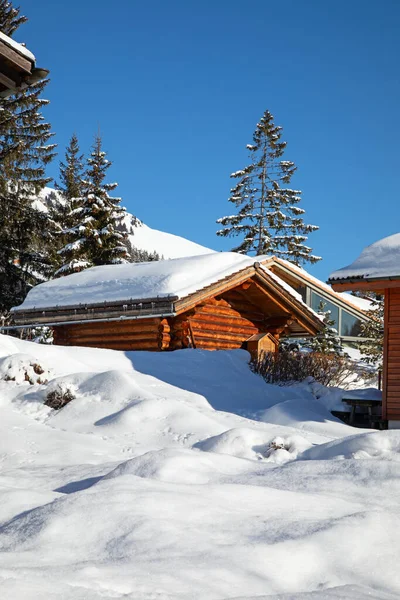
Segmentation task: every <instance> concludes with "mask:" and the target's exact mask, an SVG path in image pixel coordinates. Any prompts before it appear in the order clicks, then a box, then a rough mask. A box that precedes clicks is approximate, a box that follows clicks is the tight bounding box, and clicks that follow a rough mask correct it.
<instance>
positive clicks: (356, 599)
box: [230, 585, 397, 600]
mask: <svg viewBox="0 0 400 600" xmlns="http://www.w3.org/2000/svg"><path fill="white" fill-rule="evenodd" d="M368 598H369V599H370V600H397V596H394V595H393V594H390V593H388V592H382V591H377V590H376V589H374V588H371V587H367V586H364V585H340V586H335V587H332V588H325V587H324V588H323V589H322V587H321V589H320V590H317V591H316V592H299V593H293V594H277V595H276V594H273V595H272V596H240V597H239V596H237V597H235V598H231V599H230V600H368Z"/></svg>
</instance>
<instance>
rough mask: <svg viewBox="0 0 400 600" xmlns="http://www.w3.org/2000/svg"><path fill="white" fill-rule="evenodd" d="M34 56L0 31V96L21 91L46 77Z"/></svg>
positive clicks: (44, 70) (46, 73)
mask: <svg viewBox="0 0 400 600" xmlns="http://www.w3.org/2000/svg"><path fill="white" fill-rule="evenodd" d="M35 60H36V59H35V57H34V55H33V54H32V52H30V51H29V50H28V49H27V48H25V46H22V45H21V44H18V43H17V42H15V41H14V40H13V39H11V38H10V37H8V36H7V35H5V34H4V33H2V32H0V98H5V97H7V96H9V95H10V94H14V93H15V92H18V91H21V90H24V89H26V88H27V87H29V86H30V85H33V84H34V83H37V82H38V81H40V80H41V79H44V78H45V77H47V75H48V74H49V72H48V71H47V70H46V69H39V68H37V67H36V64H35Z"/></svg>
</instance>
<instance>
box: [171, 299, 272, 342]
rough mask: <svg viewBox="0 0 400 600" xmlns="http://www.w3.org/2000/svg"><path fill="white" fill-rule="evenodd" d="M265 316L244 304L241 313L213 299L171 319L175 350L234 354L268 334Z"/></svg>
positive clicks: (222, 301)
mask: <svg viewBox="0 0 400 600" xmlns="http://www.w3.org/2000/svg"><path fill="white" fill-rule="evenodd" d="M264 321H265V315H264V314H263V313H261V312H260V311H259V310H258V311H257V308H256V307H254V306H253V307H252V306H251V305H249V304H245V303H243V306H242V307H241V310H238V307H237V305H235V307H233V306H232V305H231V303H230V302H228V300H226V299H224V298H219V299H217V298H210V299H208V300H206V301H205V302H203V303H201V304H199V305H198V306H196V307H194V308H193V309H192V310H190V311H188V312H186V313H184V314H183V315H180V316H178V317H176V318H174V319H171V320H170V322H171V346H170V347H171V349H172V350H175V349H178V348H188V347H189V348H190V347H194V348H201V349H204V350H233V349H236V348H240V347H241V346H242V344H243V342H245V341H246V340H247V339H248V338H249V337H251V336H252V335H254V334H256V333H260V332H264V331H265V324H264Z"/></svg>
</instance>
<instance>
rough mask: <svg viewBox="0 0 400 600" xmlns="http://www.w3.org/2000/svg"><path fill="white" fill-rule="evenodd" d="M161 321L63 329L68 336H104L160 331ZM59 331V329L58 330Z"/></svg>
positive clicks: (94, 324)
mask: <svg viewBox="0 0 400 600" xmlns="http://www.w3.org/2000/svg"><path fill="white" fill-rule="evenodd" d="M159 323H160V322H159V321H157V322H155V323H148V322H147V321H146V322H142V323H141V322H140V321H133V322H130V321H126V322H121V323H118V324H116V323H109V324H108V323H87V324H85V325H71V326H70V327H65V328H63V329H64V331H67V332H68V335H71V336H73V337H77V336H79V335H83V334H85V333H99V334H102V335H104V334H105V333H126V332H138V331H158V327H159ZM57 329H58V328H57Z"/></svg>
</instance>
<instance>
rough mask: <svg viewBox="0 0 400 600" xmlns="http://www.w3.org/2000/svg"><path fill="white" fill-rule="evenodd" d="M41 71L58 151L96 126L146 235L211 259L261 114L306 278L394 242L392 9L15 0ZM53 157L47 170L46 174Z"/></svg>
mask: <svg viewBox="0 0 400 600" xmlns="http://www.w3.org/2000/svg"><path fill="white" fill-rule="evenodd" d="M20 4H21V8H22V12H23V13H24V14H26V15H27V16H28V18H29V22H28V23H27V24H26V25H24V26H22V27H21V28H20V29H19V30H18V32H17V33H16V35H15V36H14V37H15V39H17V40H18V41H25V42H26V43H27V45H28V47H29V48H32V50H33V51H34V52H35V54H36V57H37V62H38V65H39V66H44V67H46V68H49V69H50V70H51V83H50V85H49V86H48V88H47V90H46V92H47V97H48V98H49V100H50V101H51V104H50V106H49V107H48V108H47V109H46V118H47V119H48V120H49V121H50V122H51V124H52V126H53V130H54V131H55V132H56V141H57V143H58V144H59V151H60V153H63V152H64V149H65V145H66V143H67V142H68V140H69V138H70V136H71V134H72V132H73V131H75V132H76V133H77V134H78V137H79V139H80V142H81V146H82V149H83V150H85V151H87V150H88V149H89V147H90V145H91V143H92V139H93V135H94V134H95V133H96V131H97V129H98V127H100V129H101V132H102V135H103V139H104V147H105V149H106V150H107V151H108V153H109V159H110V160H112V161H113V163H114V164H113V167H112V170H111V169H110V178H111V179H112V180H114V181H118V182H119V195H121V196H122V197H123V200H124V204H125V206H126V207H127V208H128V210H130V211H132V212H133V213H135V214H136V215H137V216H138V217H139V218H141V219H142V220H143V221H144V222H145V223H147V224H148V225H150V226H152V227H154V228H157V229H162V230H164V231H169V232H172V233H176V234H179V235H182V236H184V237H187V238H189V239H192V240H194V241H196V242H199V243H201V244H203V245H206V246H209V247H211V248H214V249H216V250H229V249H230V248H231V247H232V246H233V245H235V244H236V240H235V239H234V238H233V239H222V238H218V237H217V236H216V235H215V231H216V229H217V225H216V224H215V220H216V219H217V218H218V217H221V216H223V215H225V214H231V213H232V206H231V205H230V204H229V203H228V202H227V198H228V195H229V190H230V187H231V180H230V178H229V174H230V173H231V172H233V171H236V170H238V169H240V168H243V166H245V165H246V164H247V163H248V156H247V151H246V148H245V146H246V144H247V143H250V142H251V136H252V133H253V130H254V127H255V125H256V123H257V120H258V119H259V118H260V116H261V115H262V113H263V112H264V110H266V109H269V110H270V111H271V112H272V113H273V114H274V116H275V122H276V123H277V124H279V125H281V126H282V127H283V131H284V135H283V138H284V139H285V140H286V141H287V142H288V147H287V152H286V154H285V159H286V160H293V161H294V162H295V163H296V164H297V166H298V172H297V173H296V175H295V177H294V178H293V180H292V183H291V186H292V187H296V188H299V189H301V190H302V191H303V200H302V204H301V205H302V207H303V208H304V209H305V210H306V215H305V217H306V220H307V221H308V222H309V223H313V224H316V225H319V226H320V230H319V231H318V232H316V233H314V234H312V235H311V236H310V238H309V243H310V245H311V246H312V247H313V250H314V252H315V253H316V254H319V255H321V256H322V257H323V261H321V262H320V263H318V264H317V265H315V266H312V267H309V270H310V272H312V273H313V274H314V275H316V276H317V277H320V278H322V279H326V278H327V276H328V275H329V272H330V271H331V270H333V269H336V268H339V267H342V266H344V265H345V264H348V263H349V262H351V261H352V260H353V259H354V258H355V257H356V256H357V255H358V254H359V252H360V251H361V249H362V248H363V247H364V246H366V245H368V244H369V243H372V242H373V241H375V240H377V239H379V238H381V237H384V236H386V235H389V234H392V233H395V232H397V231H399V230H400V225H399V215H400V208H399V206H400V202H399V200H400V198H399V192H398V189H399V185H398V173H399V167H398V162H399V158H400V156H399V154H400V152H399V137H400V136H399V133H400V116H399V115H400V111H399V106H400V102H399V99H400V79H399V68H398V60H399V55H400V53H399V52H400V41H399V36H398V31H399V27H400V3H399V2H398V1H397V0H384V1H383V2H382V1H380V2H378V1H369V0H351V2H349V1H347V2H345V1H343V0H337V1H336V2H335V3H333V2H321V1H319V0H313V1H309V0H286V1H285V2H282V3H279V2H276V1H273V2H272V1H270V0H249V1H248V2H243V1H237V0H229V1H228V0H214V1H209V0H202V1H201V2H199V1H196V2H195V1H192V0H186V1H179V0H168V1H161V0H157V1H151V0H150V1H147V2H143V1H136V0H119V1H118V2H115V3H111V2H106V1H105V0H68V2H54V1H53V0H21V1H20ZM57 172H58V161H56V162H55V163H54V164H53V165H52V166H51V167H50V169H49V174H50V175H51V176H54V177H57Z"/></svg>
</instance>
